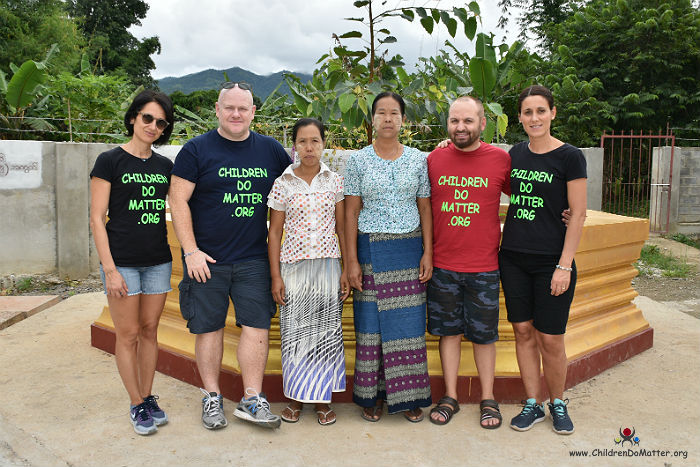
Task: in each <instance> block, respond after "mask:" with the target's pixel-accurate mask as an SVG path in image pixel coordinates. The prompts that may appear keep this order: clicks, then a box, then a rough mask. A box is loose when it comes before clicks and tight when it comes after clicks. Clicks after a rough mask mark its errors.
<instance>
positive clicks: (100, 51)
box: [66, 0, 161, 87]
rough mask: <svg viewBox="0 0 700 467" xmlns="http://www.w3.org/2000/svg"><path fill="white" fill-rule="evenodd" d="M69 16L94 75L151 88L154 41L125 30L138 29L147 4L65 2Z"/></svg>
mask: <svg viewBox="0 0 700 467" xmlns="http://www.w3.org/2000/svg"><path fill="white" fill-rule="evenodd" d="M66 3H67V9H68V11H69V13H70V15H71V16H72V17H73V18H75V19H76V20H77V22H78V24H79V27H80V30H81V31H82V33H83V35H84V36H85V38H86V40H87V43H88V49H89V53H90V61H91V62H93V63H95V64H96V69H95V72H96V73H97V72H100V73H107V72H114V71H119V72H122V73H124V74H125V75H126V76H128V77H129V79H130V80H131V82H132V83H134V84H137V85H143V86H146V87H155V82H154V80H153V78H152V77H151V70H154V69H155V67H156V66H155V63H154V62H153V60H152V59H151V55H153V54H159V53H160V51H161V47H160V41H159V39H158V37H156V36H153V37H147V38H145V39H143V40H138V39H136V37H134V36H133V35H132V34H131V33H130V32H129V30H128V29H129V28H130V27H131V26H134V25H137V26H138V25H141V20H142V19H144V18H145V17H146V13H147V12H148V4H147V3H146V2H145V1H143V0H67V2H66Z"/></svg>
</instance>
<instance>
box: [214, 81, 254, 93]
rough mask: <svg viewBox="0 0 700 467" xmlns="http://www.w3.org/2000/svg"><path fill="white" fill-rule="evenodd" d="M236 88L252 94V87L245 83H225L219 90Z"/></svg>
mask: <svg viewBox="0 0 700 467" xmlns="http://www.w3.org/2000/svg"><path fill="white" fill-rule="evenodd" d="M236 86H238V88H239V89H242V90H243V91H250V92H253V85H252V84H248V83H246V82H245V81H227V82H225V83H224V84H222V85H221V89H233V88H235V87H236Z"/></svg>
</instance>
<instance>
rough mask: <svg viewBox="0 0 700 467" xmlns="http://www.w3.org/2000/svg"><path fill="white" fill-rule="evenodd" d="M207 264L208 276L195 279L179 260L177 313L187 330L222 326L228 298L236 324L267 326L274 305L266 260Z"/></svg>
mask: <svg viewBox="0 0 700 467" xmlns="http://www.w3.org/2000/svg"><path fill="white" fill-rule="evenodd" d="M208 266H209V271H210V272H211V279H207V281H206V282H197V281H196V280H195V279H190V278H189V276H188V275H187V265H185V263H184V261H183V269H184V271H183V276H182V277H183V279H182V281H181V282H180V285H179V286H178V287H179V289H180V313H182V317H183V318H184V319H185V320H186V321H187V327H188V328H189V330H190V332H191V333H192V334H205V333H208V332H214V331H218V330H219V329H222V328H223V327H225V326H226V316H227V314H228V305H229V299H231V302H233V307H234V310H235V312H236V326H238V327H240V326H248V327H251V328H257V329H270V320H271V319H272V317H273V316H274V315H275V312H276V311H277V308H276V307H275V302H274V301H273V299H272V293H271V292H270V287H271V284H270V264H269V263H268V260H267V259H255V260H250V261H244V262H242V263H236V264H213V263H209V264H208Z"/></svg>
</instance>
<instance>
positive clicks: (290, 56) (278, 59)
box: [131, 0, 517, 79]
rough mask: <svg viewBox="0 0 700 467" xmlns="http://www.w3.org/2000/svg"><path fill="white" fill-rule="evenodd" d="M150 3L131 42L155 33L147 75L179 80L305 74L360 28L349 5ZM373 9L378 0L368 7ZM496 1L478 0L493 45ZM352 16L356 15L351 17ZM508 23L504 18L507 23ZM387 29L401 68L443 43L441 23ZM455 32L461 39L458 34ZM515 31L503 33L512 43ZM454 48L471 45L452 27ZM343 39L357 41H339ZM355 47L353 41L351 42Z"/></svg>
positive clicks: (347, 0)
mask: <svg viewBox="0 0 700 467" xmlns="http://www.w3.org/2000/svg"><path fill="white" fill-rule="evenodd" d="M146 3H148V5H149V6H150V8H149V10H148V15H147V17H146V18H145V19H144V20H143V21H142V26H137V27H133V28H132V29H131V32H132V34H134V35H135V36H136V37H138V38H143V37H149V36H154V35H155V36H158V37H159V38H160V43H161V46H162V51H161V53H160V55H154V56H153V60H154V62H155V64H156V69H155V70H154V71H153V73H152V74H153V77H154V78H156V79H160V78H164V77H166V76H183V75H186V74H189V73H195V72H197V71H201V70H206V69H208V68H214V69H226V68H230V67H234V66H238V67H241V68H244V69H247V70H250V71H253V72H255V73H258V74H261V75H266V74H270V73H274V72H277V71H281V70H290V71H301V72H307V73H308V72H311V71H312V70H313V69H314V68H315V67H316V61H317V60H318V59H319V57H321V55H323V54H324V53H327V52H328V51H329V50H330V49H331V48H332V47H333V46H334V44H333V40H332V37H331V35H332V34H333V33H337V34H338V35H340V34H342V33H344V32H347V31H350V30H353V29H357V30H359V31H361V32H363V33H364V32H365V30H364V29H362V28H359V29H358V27H361V24H360V23H356V22H352V21H346V20H343V18H346V17H357V16H362V13H363V11H360V9H358V8H355V7H354V6H353V5H352V3H353V2H352V0H146ZM376 3H377V4H378V5H380V6H381V3H380V2H376ZM467 3H468V2H464V1H463V2H457V1H452V0H442V1H439V2H437V1H426V0H417V1H415V2H411V1H406V0H404V1H401V0H388V2H387V6H393V5H397V4H403V5H416V6H425V7H431V6H435V5H436V4H437V5H438V6H439V7H440V8H446V9H451V8H452V7H453V6H466V4H467ZM497 3H498V0H480V1H479V5H480V7H481V13H482V21H483V29H481V30H483V31H486V32H493V33H494V34H496V38H497V39H498V41H496V43H500V42H501V39H502V38H503V37H504V34H505V33H504V32H503V31H502V30H497V29H496V24H497V22H498V18H499V17H500V16H501V11H500V9H499V8H498V6H497ZM358 13H359V14H358ZM514 22H515V21H511V24H513V23H514ZM382 27H387V28H388V29H389V30H391V32H392V34H393V35H394V36H396V37H397V39H398V42H397V43H395V44H388V47H390V48H389V53H390V55H393V54H396V53H398V54H401V55H402V56H403V57H404V61H405V62H406V64H407V65H409V66H411V65H413V64H415V63H416V61H417V58H418V57H419V56H430V55H433V54H435V52H436V50H438V49H440V48H442V47H443V44H444V42H445V39H451V38H450V36H449V34H448V33H447V30H446V29H445V27H444V26H442V24H440V27H439V28H436V31H434V32H433V35H432V36H430V35H428V34H427V33H426V32H425V31H424V30H423V28H422V26H421V25H420V23H418V21H417V20H414V22H413V23H409V22H407V21H405V20H403V19H401V18H390V19H389V21H388V22H387V23H385V24H383V25H382ZM460 34H461V36H460ZM516 37H517V31H515V28H513V31H512V32H510V33H508V38H507V39H506V42H507V43H509V44H510V43H512V42H513V41H514V40H515V38H516ZM457 38H458V39H457V40H456V41H453V43H455V44H456V45H457V46H458V47H460V48H463V49H464V50H466V51H467V52H471V51H472V50H473V46H472V45H471V43H470V42H469V41H467V40H466V38H464V34H463V32H462V33H460V32H459V30H458V34H457ZM350 41H358V39H346V42H347V43H348V45H352V42H350ZM356 46H357V47H359V44H357V45H356Z"/></svg>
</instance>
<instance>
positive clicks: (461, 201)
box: [428, 96, 510, 429]
mask: <svg viewBox="0 0 700 467" xmlns="http://www.w3.org/2000/svg"><path fill="white" fill-rule="evenodd" d="M485 127H486V118H485V116H484V107H483V105H482V103H481V101H480V100H478V99H476V98H473V97H469V96H465V97H460V98H459V99H457V100H455V101H454V102H453V103H452V105H451V106H450V112H449V116H448V119H447V133H448V134H449V136H450V139H451V140H452V143H453V144H451V145H449V146H447V147H445V148H440V149H436V150H434V151H433V152H431V153H430V155H429V156H428V175H429V178H430V187H431V203H432V208H433V266H434V270H433V278H432V280H431V281H430V282H429V283H428V331H429V332H430V333H431V334H433V335H437V336H440V359H441V362H442V372H443V376H444V378H445V386H446V394H445V397H443V398H442V399H440V401H439V402H438V404H437V406H435V407H434V408H433V410H432V411H431V414H430V420H431V421H432V422H433V423H436V424H438V425H444V424H446V423H447V422H449V421H450V419H451V418H452V415H454V414H455V413H456V412H457V411H458V410H459V404H458V402H457V372H458V369H459V361H460V357H461V342H462V335H464V336H465V337H466V338H467V339H469V340H470V341H471V342H472V344H473V347H474V361H475V363H476V368H477V371H478V372H479V381H480V382H481V397H482V401H481V407H480V408H481V422H480V423H481V426H482V427H483V428H487V429H493V428H498V427H499V426H500V425H501V414H500V411H499V407H498V402H496V401H495V400H494V395H493V381H494V373H495V367H496V345H495V342H496V341H497V340H498V296H499V274H498V245H499V242H500V239H501V225H500V220H499V217H498V211H499V205H500V199H501V193H502V192H503V193H506V194H509V193H510V156H509V155H508V153H507V152H505V151H503V150H502V149H499V148H496V147H494V146H491V145H490V144H486V143H484V142H482V141H481V132H482V131H483V130H484V128H485Z"/></svg>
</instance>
